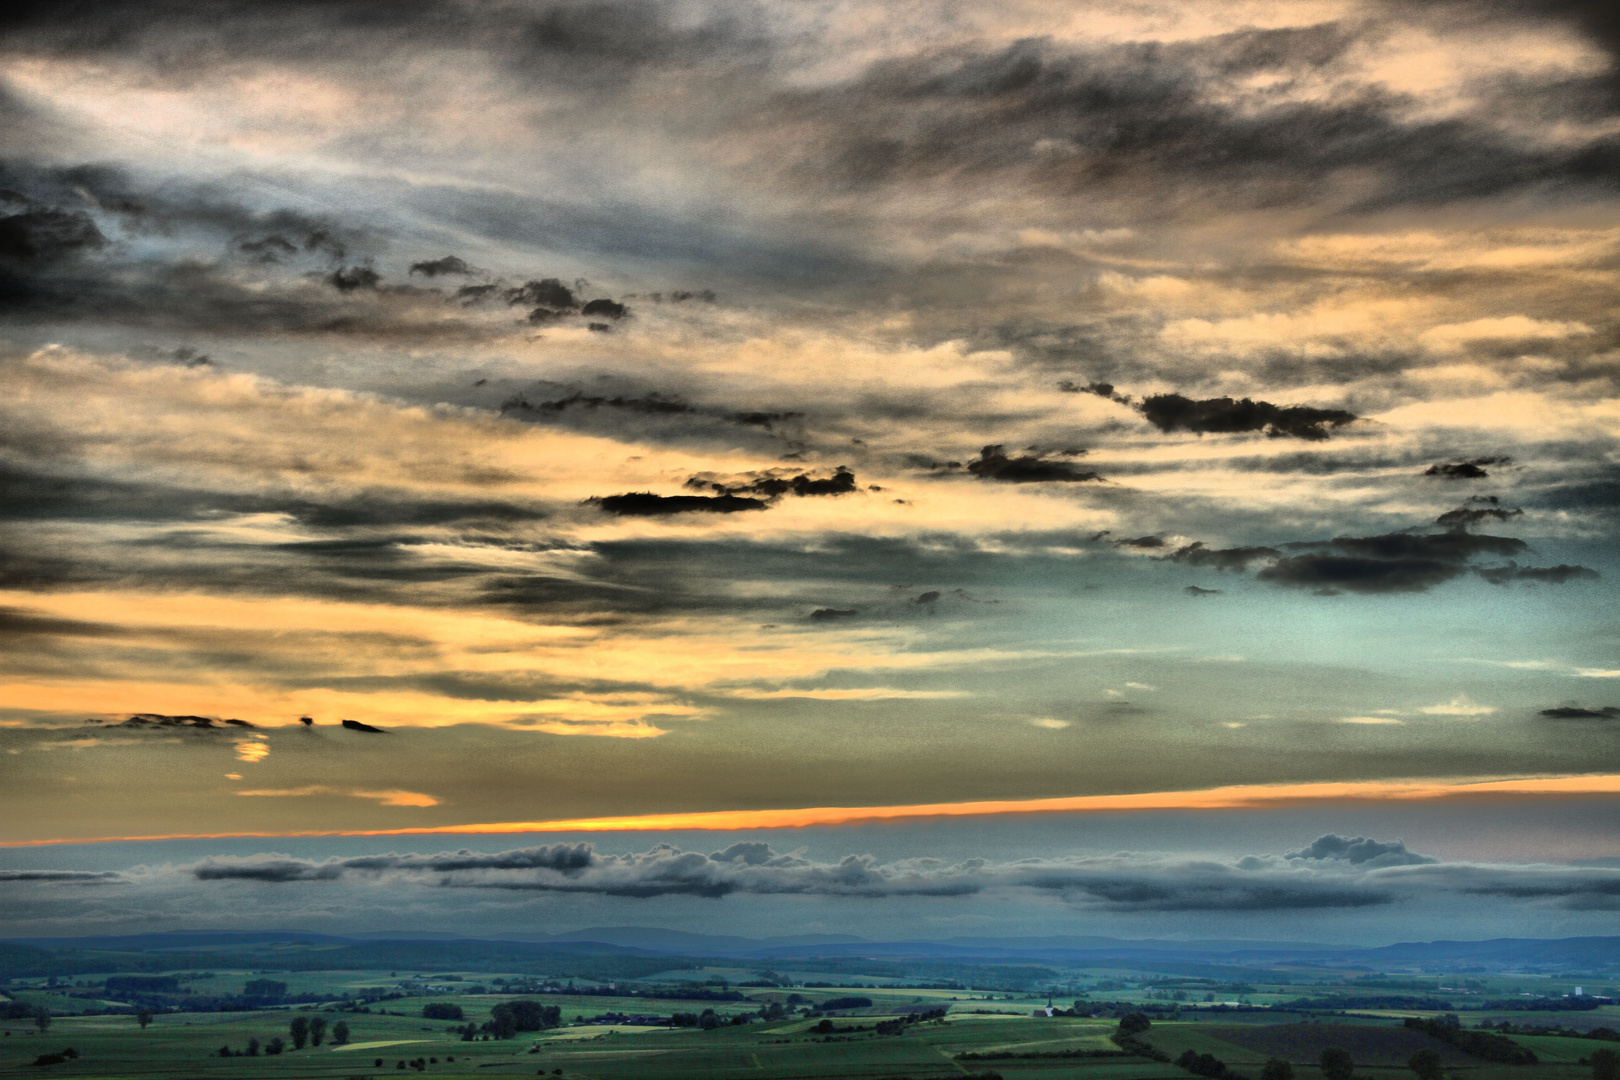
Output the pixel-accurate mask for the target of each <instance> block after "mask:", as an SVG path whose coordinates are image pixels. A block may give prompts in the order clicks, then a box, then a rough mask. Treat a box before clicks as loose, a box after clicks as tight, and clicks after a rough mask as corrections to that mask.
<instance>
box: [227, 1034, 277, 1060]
mask: <svg viewBox="0 0 1620 1080" xmlns="http://www.w3.org/2000/svg"><path fill="white" fill-rule="evenodd" d="M286 1049H287V1044H286V1042H284V1041H283V1040H282V1038H281V1036H280V1035H277V1036H276V1037H275V1038H273V1039H271V1040H270V1041H269V1042H267V1043H265V1044H264V1046H263V1050H264V1052H265V1054H266V1055H267V1056H269V1057H275V1056H276V1055H277V1054H280V1053H281V1052H282V1051H284V1050H286ZM259 1050H260V1045H259V1040H258V1039H249V1040H248V1041H247V1048H246V1049H243V1050H232V1049H231V1046H230V1044H229V1043H226V1044H225V1045H224V1046H222V1047H220V1048H219V1056H220V1057H258V1056H259Z"/></svg>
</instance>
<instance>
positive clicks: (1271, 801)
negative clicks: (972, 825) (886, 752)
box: [0, 773, 1620, 848]
mask: <svg viewBox="0 0 1620 1080" xmlns="http://www.w3.org/2000/svg"><path fill="white" fill-rule="evenodd" d="M1522 795H1620V775H1616V774H1612V773H1611V774H1557V775H1548V774H1541V775H1528V776H1513V777H1502V776H1493V777H1471V778H1464V779H1458V778H1452V779H1449V780H1445V779H1435V778H1409V779H1403V780H1353V781H1324V782H1313V783H1295V784H1232V785H1226V786H1222V787H1214V788H1201V789H1191V790H1182V791H1154V792H1137V793H1127V794H1113V795H1069V796H1057V797H1053V798H1043V799H986V800H977V801H972V802H955V803H914V804H905V805H898V806H819V807H802V808H788V809H768V810H704V811H692V812H675V813H662V814H636V815H623V816H616V817H595V818H558V819H553V820H549V821H498V822H478V823H472V824H463V825H424V826H417V827H414V828H401V829H324V830H296V831H272V832H263V831H241V832H217V833H167V834H155V835H147V836H97V837H56V838H50V839H42V840H0V848H11V847H46V846H52V845H58V844H111V843H138V842H151V841H159V840H235V839H243V840H246V839H278V838H294V837H324V836H434V835H440V836H443V835H449V836H456V835H490V836H495V835H504V834H519V833H547V832H647V831H655V830H674V829H689V830H699V831H709V830H713V831H717V832H720V831H741V830H745V829H791V828H807V827H812V826H817V825H854V824H862V823H867V822H884V821H901V820H908V819H914V818H945V817H995V816H1000V815H1004V814H1041V813H1099V812H1106V811H1110V810H1143V811H1148V810H1240V809H1260V808H1264V807H1271V806H1284V805H1288V804H1297V803H1309V802H1329V801H1341V800H1343V801H1369V800H1388V799H1394V800H1400V801H1436V800H1441V799H1452V798H1469V797H1479V796H1522Z"/></svg>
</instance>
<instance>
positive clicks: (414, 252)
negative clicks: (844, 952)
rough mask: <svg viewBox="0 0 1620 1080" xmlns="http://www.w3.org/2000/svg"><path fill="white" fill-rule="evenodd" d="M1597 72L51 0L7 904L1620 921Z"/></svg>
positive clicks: (65, 920)
mask: <svg viewBox="0 0 1620 1080" xmlns="http://www.w3.org/2000/svg"><path fill="white" fill-rule="evenodd" d="M1617 58H1620V18H1617V17H1616V16H1615V15H1614V14H1613V13H1612V11H1611V10H1610V6H1609V5H1607V4H1598V3H1593V4H1584V3H1578V2H1571V0H1549V2H1545V3H1512V2H1509V0H1501V2H1490V0H1478V2H1457V3H1445V2H1442V3H1432V4H1422V5H1411V4H1394V3H1388V4H1384V3H1358V2H1350V0H1346V2H1328V0H1323V2H1299V3H1287V2H1278V3H1269V2H1258V0H1257V2H1252V3H1251V2H1242V0H1231V2H1222V3H1207V4H1206V3H1198V4H1187V3H1181V2H1176V0H1139V2H1138V0H1118V2H1101V0H1100V2H1096V3H1087V2H1063V3H1058V2H1051V0H1048V2H1018V0H1007V2H1001V3H995V4H961V3H951V2H946V0H937V2H923V3H914V2H904V3H902V2H899V0H893V2H882V0H825V2H820V0H795V2H777V3H764V2H761V3H750V2H744V0H734V2H699V0H691V2H686V0H668V2H657V3H655V2H651V0H648V2H608V0H604V2H586V0H580V2H569V0H563V2H541V0H532V2H527V0H512V2H504V0H503V2H497V0H489V2H474V0H387V2H384V0H336V2H320V3H317V2H312V0H311V2H287V3H276V4H265V3H249V2H246V0H242V2H239V3H234V4H232V3H205V4H197V3H178V2H165V0H129V2H116V0H115V2H100V0H98V2H95V3H55V4H32V3H28V4H22V5H19V6H18V7H17V8H15V9H13V10H12V13H11V14H8V15H6V16H4V17H0V387H3V389H4V392H3V393H0V492H3V495H0V843H3V844H5V845H7V846H5V847H0V936H24V935H39V934H52V935H61V934H90V933H108V932H129V931H134V930H163V929H198V928H221V929H225V928H237V929H239V928H256V929H265V928H293V929H310V930H322V931H327V932H344V931H358V930H368V931H375V930H434V931H456V932H464V933H475V932H477V933H486V932H487V933H493V932H501V931H519V930H543V931H561V930H571V929H576V928H579V927H586V926H591V925H609V924H614V925H648V926H664V927H670V928H676V929H687V930H702V931H713V930H717V929H719V930H724V931H725V932H731V933H751V934H756V935H761V936H763V935H769V934H791V933H800V932H809V931H810V930H816V929H819V930H837V931H839V932H847V933H856V934H864V935H867V936H872V937H883V938H908V937H932V938H944V937H950V936H954V935H980V936H983V935H991V936H994V935H1002V934H1004V935H1016V934H1031V933H1040V934H1051V933H1075V934H1092V933H1097V934H1113V935H1118V936H1125V937H1133V936H1134V937H1143V936H1153V937H1189V936H1212V935H1217V936H1225V937H1236V938H1279V937H1286V938H1289V939H1293V940H1316V941H1347V942H1349V941H1355V942H1366V943H1380V944H1381V943H1384V942H1387V941H1396V940H1402V939H1410V938H1413V937H1489V936H1503V935H1519V936H1523V935H1540V936H1560V935H1574V934H1589V933H1603V932H1605V931H1606V930H1609V929H1612V927H1613V925H1614V918H1615V913H1616V911H1617V910H1620V617H1617V615H1616V611H1617V599H1620V594H1617V590H1616V582H1620V545H1617V539H1620V519H1617V515H1616V509H1617V507H1620V299H1617V298H1620V66H1617V63H1620V60H1617ZM343 721H349V722H350V726H348V727H345V726H343V723H342V722H343ZM579 845H587V846H585V847H581V846H579ZM458 851H459V852H460V854H459V855H458V854H456V852H458Z"/></svg>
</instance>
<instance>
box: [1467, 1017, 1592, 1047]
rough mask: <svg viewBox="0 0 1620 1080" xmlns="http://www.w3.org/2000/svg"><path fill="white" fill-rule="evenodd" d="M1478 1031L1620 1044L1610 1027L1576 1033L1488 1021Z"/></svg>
mask: <svg viewBox="0 0 1620 1080" xmlns="http://www.w3.org/2000/svg"><path fill="white" fill-rule="evenodd" d="M1479 1026H1480V1030H1482V1031H1490V1030H1492V1028H1493V1027H1494V1028H1495V1030H1496V1031H1497V1032H1498V1033H1499V1034H1502V1035H1556V1036H1558V1037H1559V1038H1561V1039H1596V1040H1598V1041H1599V1042H1620V1031H1616V1030H1614V1028H1612V1027H1595V1028H1593V1029H1592V1030H1591V1031H1577V1030H1575V1029H1574V1028H1571V1027H1566V1028H1560V1027H1553V1026H1551V1025H1548V1026H1546V1027H1536V1026H1533V1025H1531V1024H1515V1023H1513V1022H1512V1021H1510V1020H1503V1021H1502V1022H1501V1023H1500V1024H1495V1025H1492V1023H1491V1022H1490V1021H1489V1020H1486V1021H1484V1022H1483V1023H1481V1024H1480V1025H1479Z"/></svg>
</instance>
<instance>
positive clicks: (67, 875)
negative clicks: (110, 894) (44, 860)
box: [0, 870, 125, 885]
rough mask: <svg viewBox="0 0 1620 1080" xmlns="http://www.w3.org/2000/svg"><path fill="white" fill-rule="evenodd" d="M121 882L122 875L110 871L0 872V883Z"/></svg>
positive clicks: (93, 883)
mask: <svg viewBox="0 0 1620 1080" xmlns="http://www.w3.org/2000/svg"><path fill="white" fill-rule="evenodd" d="M123 880H125V878H124V875H123V874H120V873H116V872H114V871H111V870H100V871H98V870H0V881H28V882H45V883H51V884H65V885H95V884H99V883H103V882H113V881H123Z"/></svg>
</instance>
